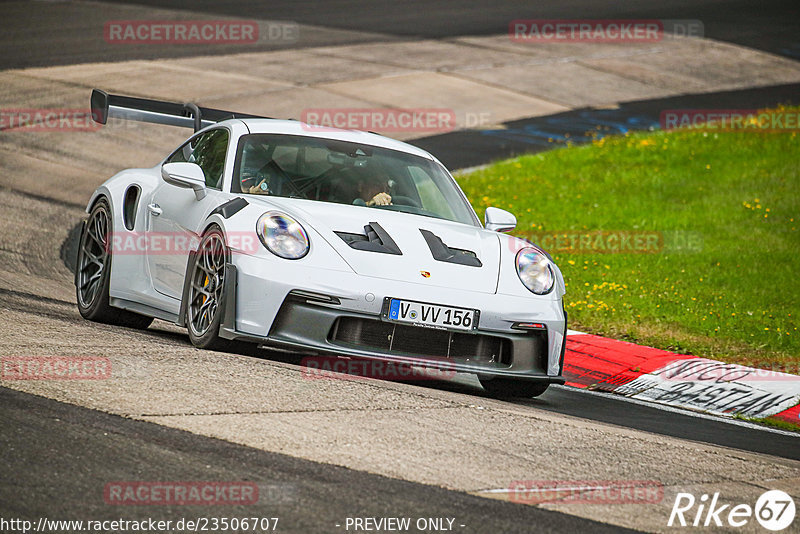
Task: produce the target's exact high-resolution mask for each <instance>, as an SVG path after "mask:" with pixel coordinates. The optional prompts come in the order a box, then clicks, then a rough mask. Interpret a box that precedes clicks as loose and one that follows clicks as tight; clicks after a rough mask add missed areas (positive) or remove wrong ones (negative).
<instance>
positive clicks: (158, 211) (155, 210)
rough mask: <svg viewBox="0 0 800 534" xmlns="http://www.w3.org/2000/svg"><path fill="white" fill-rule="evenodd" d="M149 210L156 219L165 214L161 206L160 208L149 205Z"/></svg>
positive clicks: (155, 205)
mask: <svg viewBox="0 0 800 534" xmlns="http://www.w3.org/2000/svg"><path fill="white" fill-rule="evenodd" d="M147 209H148V211H150V213H152V214H153V215H154V216H156V217H158V216H159V215H161V213H163V212H162V210H161V206H159V205H158V204H148V205H147Z"/></svg>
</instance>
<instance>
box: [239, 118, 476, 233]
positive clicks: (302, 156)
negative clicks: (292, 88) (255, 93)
mask: <svg viewBox="0 0 800 534" xmlns="http://www.w3.org/2000/svg"><path fill="white" fill-rule="evenodd" d="M231 188H232V191H233V192H234V193H245V194H252V195H273V196H281V197H292V198H304V199H308V200H317V201H320V202H335V203H339V204H352V205H355V206H362V207H364V208H374V209H385V210H394V211H402V212H406V213H413V214H416V215H424V216H428V217H436V218H440V219H447V220H450V221H456V222H461V223H465V224H471V225H476V224H477V223H476V219H475V216H474V212H473V211H472V208H471V207H470V206H469V204H468V203H467V202H466V200H464V198H463V196H462V195H461V193H460V192H459V191H458V189H457V187H456V185H455V183H454V182H453V180H452V178H450V176H449V175H448V174H447V171H445V170H444V168H442V166H441V165H439V164H438V163H436V162H434V161H432V160H430V159H426V158H421V157H419V156H414V155H411V154H405V153H403V152H398V151H395V150H389V149H385V148H379V147H375V146H370V145H360V144H357V143H350V142H345V141H338V140H333V139H320V138H315V137H303V136H293V135H277V134H251V135H246V136H243V137H242V141H241V142H240V143H239V149H238V154H237V158H236V169H235V171H234V179H233V183H232V186H231Z"/></svg>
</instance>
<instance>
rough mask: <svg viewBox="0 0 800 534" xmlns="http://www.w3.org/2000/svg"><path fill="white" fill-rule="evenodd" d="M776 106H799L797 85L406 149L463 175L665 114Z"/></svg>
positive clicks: (668, 102) (513, 124) (583, 114)
mask: <svg viewBox="0 0 800 534" xmlns="http://www.w3.org/2000/svg"><path fill="white" fill-rule="evenodd" d="M778 104H794V105H797V104H800V84H788V85H773V86H769V87H758V88H755V89H743V90H738V91H723V92H717V93H702V94H696V95H680V96H675V97H669V98H658V99H654V100H640V101H636V102H627V103H624V104H621V105H620V106H619V108H616V109H576V110H572V111H566V112H564V113H558V114H555V115H547V116H544V117H534V118H530V119H520V120H515V121H509V122H506V123H504V127H505V128H503V129H500V130H462V131H457V132H451V133H446V134H441V135H435V136H431V137H425V138H421V139H414V140H412V141H409V143H411V144H412V145H415V146H418V147H420V148H422V149H424V150H427V151H428V152H430V153H431V154H434V155H436V157H437V158H439V160H440V161H441V162H442V163H444V165H445V166H446V167H447V168H448V169H463V168H465V167H472V166H476V165H483V164H486V163H491V162H492V161H496V160H500V159H505V158H510V157H514V156H518V155H520V154H528V153H535V152H543V151H545V150H550V149H552V148H556V147H558V146H564V145H565V143H566V141H567V140H569V141H570V142H571V143H573V144H578V143H581V142H586V141H590V140H591V139H592V138H591V137H587V136H586V135H585V134H586V132H587V131H595V132H600V133H601V134H602V135H607V134H624V133H626V132H627V131H629V130H646V129H648V128H659V127H660V116H661V112H662V111H665V110H670V109H673V110H674V109H740V110H741V109H760V108H766V107H774V106H776V105H778ZM597 127H599V128H600V130H597ZM734 135H735V134H734Z"/></svg>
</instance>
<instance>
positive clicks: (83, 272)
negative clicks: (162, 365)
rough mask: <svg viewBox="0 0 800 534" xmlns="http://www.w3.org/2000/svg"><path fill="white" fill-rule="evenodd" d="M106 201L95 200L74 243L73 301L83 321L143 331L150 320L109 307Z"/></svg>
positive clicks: (109, 223)
mask: <svg viewBox="0 0 800 534" xmlns="http://www.w3.org/2000/svg"><path fill="white" fill-rule="evenodd" d="M112 220H113V219H112V218H111V209H110V208H109V207H108V201H106V200H105V199H101V200H99V201H98V202H97V203H96V204H95V205H94V207H93V208H92V211H91V213H89V218H88V219H87V221H86V224H85V225H84V226H83V230H82V231H81V237H80V241H79V242H78V258H77V261H76V262H75V298H76V300H77V302H78V311H79V312H80V314H81V316H82V317H83V318H84V319H88V320H90V321H95V322H98V323H104V324H112V325H117V326H125V327H128V328H137V329H140V330H144V329H145V328H147V327H148V326H150V323H152V322H153V318H152V317H147V316H145V315H140V314H138V313H133V312H131V311H128V310H123V309H121V308H115V307H113V306H111V305H110V304H109V294H108V288H109V284H110V283H111V259H112V258H111V252H112V251H111V248H110V247H109V246H108V236H109V233H110V232H111V231H112V230H113V223H112Z"/></svg>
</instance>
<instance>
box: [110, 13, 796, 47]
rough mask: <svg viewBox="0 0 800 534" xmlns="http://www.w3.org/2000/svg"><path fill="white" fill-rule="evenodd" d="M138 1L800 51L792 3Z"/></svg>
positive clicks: (405, 30) (343, 25) (332, 20)
mask: <svg viewBox="0 0 800 534" xmlns="http://www.w3.org/2000/svg"><path fill="white" fill-rule="evenodd" d="M111 1H112V2H116V1H117V0H111ZM120 1H121V3H124V2H122V0H120ZM137 4H142V5H152V6H156V5H158V6H168V7H170V8H172V9H190V10H192V11H201V12H208V13H218V14H224V15H229V16H246V17H253V18H262V19H270V18H271V19H282V20H294V21H296V22H300V23H303V24H316V25H320V26H327V27H330V28H340V29H347V30H360V31H369V32H379V33H385V34H390V35H396V36H403V37H427V38H435V39H441V38H445V37H452V36H456V35H491V34H499V33H504V32H506V31H508V23H509V22H510V21H512V20H514V19H697V20H700V21H701V22H703V25H704V27H705V36H706V37H711V38H713V39H719V40H721V41H728V42H732V43H737V44H741V45H745V46H748V47H750V48H757V49H760V50H767V51H770V52H773V53H777V54H783V55H789V54H788V53H786V52H784V49H786V50H789V51H791V50H794V54H796V55H795V56H794V57H798V56H800V48H798V47H799V46H800V5H798V3H797V2H796V1H793V0H764V1H760V2H752V1H748V0H732V1H726V2H720V1H716V0H664V1H661V2H639V1H635V0H624V1H621V2H597V1H595V0H570V1H566V2H544V1H541V0H538V1H530V0H500V1H495V2H491V3H487V2H485V1H482V0H464V1H462V0H412V1H408V2H392V1H387V0H379V1H360V2H359V1H353V0H327V1H325V2H315V1H313V0H306V1H294V0H278V1H271V2H263V3H262V2H247V1H245V0H227V1H224V2H219V1H217V0H198V1H191V2H189V1H187V0H141V1H139V2H137ZM793 46H794V48H792V47H793Z"/></svg>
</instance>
